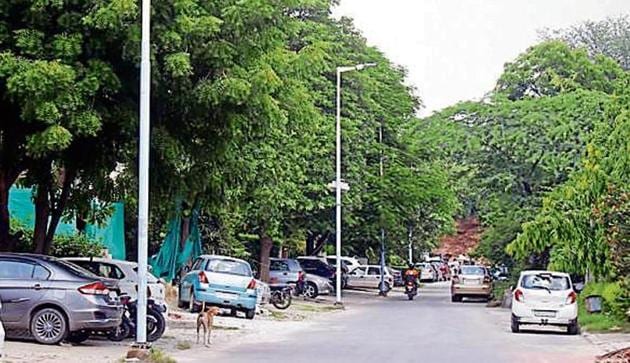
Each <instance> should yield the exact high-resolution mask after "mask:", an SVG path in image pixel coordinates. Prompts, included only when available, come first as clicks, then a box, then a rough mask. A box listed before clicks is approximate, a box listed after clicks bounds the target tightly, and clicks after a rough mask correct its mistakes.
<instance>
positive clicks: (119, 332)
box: [107, 295, 166, 342]
mask: <svg viewBox="0 0 630 363" xmlns="http://www.w3.org/2000/svg"><path fill="white" fill-rule="evenodd" d="M120 302H121V303H122V305H123V308H124V312H123V315H122V322H121V323H120V325H119V326H118V327H116V329H113V330H112V331H111V332H110V333H109V335H108V336H107V338H108V339H109V340H111V341H114V342H119V341H122V340H124V339H126V338H133V337H135V336H136V321H137V316H138V315H137V311H138V303H137V301H136V300H133V301H132V300H131V298H130V297H129V296H127V295H123V296H121V297H120ZM164 312H166V306H165V305H162V304H157V303H156V302H155V300H153V299H147V341H148V342H154V341H156V340H158V339H160V338H161V337H162V334H164V330H165V329H166V319H164V315H163V313H164Z"/></svg>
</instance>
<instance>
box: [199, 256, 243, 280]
mask: <svg viewBox="0 0 630 363" xmlns="http://www.w3.org/2000/svg"><path fill="white" fill-rule="evenodd" d="M206 271H210V272H218V273H224V274H231V275H240V276H251V275H252V270H251V269H250V267H249V265H248V264H246V263H244V262H240V261H234V260H226V259H212V260H209V261H208V264H207V265H206Z"/></svg>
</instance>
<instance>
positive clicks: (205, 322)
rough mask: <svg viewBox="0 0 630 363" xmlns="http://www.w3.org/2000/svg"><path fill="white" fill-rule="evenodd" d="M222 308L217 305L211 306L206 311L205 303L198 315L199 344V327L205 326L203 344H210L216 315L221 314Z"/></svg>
mask: <svg viewBox="0 0 630 363" xmlns="http://www.w3.org/2000/svg"><path fill="white" fill-rule="evenodd" d="M220 311H221V310H220V309H219V308H218V307H216V306H211V307H210V309H208V310H207V311H206V303H205V302H204V303H203V306H202V308H201V312H200V313H199V315H198V316H197V344H199V329H200V328H201V327H203V344H204V345H205V346H208V345H209V344H210V338H211V335H212V324H213V323H214V317H215V316H216V315H219V312H220Z"/></svg>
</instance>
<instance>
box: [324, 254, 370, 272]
mask: <svg viewBox="0 0 630 363" xmlns="http://www.w3.org/2000/svg"><path fill="white" fill-rule="evenodd" d="M341 261H342V263H343V265H342V266H344V267H345V268H347V270H346V272H349V271H352V270H354V269H355V268H357V267H360V266H363V264H361V262H359V260H358V259H356V258H354V257H346V256H341ZM326 262H328V264H329V265H331V266H337V257H336V256H326Z"/></svg>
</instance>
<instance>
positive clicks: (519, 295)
mask: <svg viewBox="0 0 630 363" xmlns="http://www.w3.org/2000/svg"><path fill="white" fill-rule="evenodd" d="M514 299H515V300H516V301H518V302H524V301H525V298H524V297H523V291H521V290H519V289H516V291H514Z"/></svg>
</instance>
